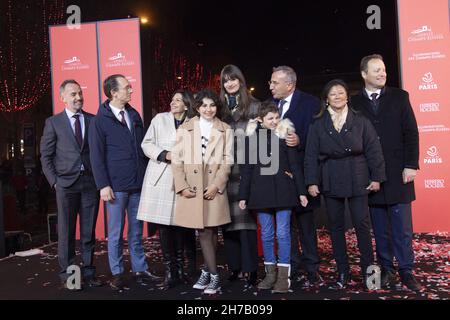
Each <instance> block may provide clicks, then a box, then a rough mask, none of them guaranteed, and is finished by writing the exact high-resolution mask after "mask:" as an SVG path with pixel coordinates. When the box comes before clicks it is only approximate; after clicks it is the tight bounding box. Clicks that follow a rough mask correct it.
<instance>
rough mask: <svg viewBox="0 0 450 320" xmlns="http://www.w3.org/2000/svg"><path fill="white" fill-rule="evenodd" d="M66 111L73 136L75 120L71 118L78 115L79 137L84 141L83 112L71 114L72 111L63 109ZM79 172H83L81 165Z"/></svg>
mask: <svg viewBox="0 0 450 320" xmlns="http://www.w3.org/2000/svg"><path fill="white" fill-rule="evenodd" d="M65 110H66V114H67V116H68V117H69V120H70V125H71V127H72V130H73V134H75V121H76V119H75V118H74V117H73V116H74V115H75V114H79V115H80V117H79V119H80V124H81V136H82V137H83V140H84V116H83V112H77V113H73V112H72V111H70V110H69V109H67V108H65ZM80 170H81V171H83V170H84V166H83V164H81V167H80Z"/></svg>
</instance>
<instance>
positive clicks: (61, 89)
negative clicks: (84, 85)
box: [59, 79, 81, 95]
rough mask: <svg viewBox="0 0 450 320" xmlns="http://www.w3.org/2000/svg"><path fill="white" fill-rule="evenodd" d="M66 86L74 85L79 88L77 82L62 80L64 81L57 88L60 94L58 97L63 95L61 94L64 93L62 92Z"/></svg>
mask: <svg viewBox="0 0 450 320" xmlns="http://www.w3.org/2000/svg"><path fill="white" fill-rule="evenodd" d="M68 84H76V85H77V86H79V87H80V88H81V86H80V84H79V83H78V82H76V81H75V80H73V79H67V80H64V81H63V82H62V83H61V85H60V86H59V94H60V95H61V94H63V92H64V90H65V89H66V86H67V85H68Z"/></svg>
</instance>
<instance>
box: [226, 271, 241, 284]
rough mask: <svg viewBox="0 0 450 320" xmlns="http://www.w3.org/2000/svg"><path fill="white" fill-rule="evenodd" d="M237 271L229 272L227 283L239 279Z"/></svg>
mask: <svg viewBox="0 0 450 320" xmlns="http://www.w3.org/2000/svg"><path fill="white" fill-rule="evenodd" d="M239 273H240V271H239V270H236V271H231V274H230V276H229V277H228V281H230V282H233V281H236V280H237V279H239Z"/></svg>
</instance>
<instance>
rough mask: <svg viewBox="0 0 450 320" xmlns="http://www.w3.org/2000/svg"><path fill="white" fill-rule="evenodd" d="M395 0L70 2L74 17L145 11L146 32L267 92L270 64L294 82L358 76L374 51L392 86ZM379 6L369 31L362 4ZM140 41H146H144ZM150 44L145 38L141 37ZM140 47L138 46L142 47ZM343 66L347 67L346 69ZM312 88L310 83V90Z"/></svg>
mask: <svg viewBox="0 0 450 320" xmlns="http://www.w3.org/2000/svg"><path fill="white" fill-rule="evenodd" d="M395 2H396V1H395V0H384V1H382V0H358V1H349V0H345V1H325V0H315V1H300V0H297V1H281V0H279V1H245V0H241V1H232V0H230V1H212V0H210V1H205V0H192V1H174V0H153V1H150V0H147V1H138V0H136V1H120V2H119V1H103V0H102V1H92V0H89V1H86V0H79V1H72V2H71V3H73V4H78V5H79V6H80V8H81V12H82V22H89V21H95V20H109V19H117V18H127V17H128V16H130V17H137V16H142V15H145V16H148V17H149V18H150V21H151V23H150V25H149V26H145V27H143V28H146V29H149V30H147V31H146V32H150V33H151V32H157V33H158V34H161V35H163V36H164V38H166V39H170V41H171V42H173V43H175V44H177V45H178V46H179V48H181V49H182V50H183V48H189V49H188V50H187V51H191V52H192V48H194V50H195V52H196V55H197V58H199V60H200V62H201V63H203V64H204V65H205V66H206V68H208V69H210V70H212V71H213V72H220V69H221V68H222V67H223V66H224V65H225V64H228V63H233V64H236V65H238V66H239V67H240V68H241V69H242V70H243V72H244V74H245V76H246V78H247V82H248V84H249V86H250V85H253V86H255V87H256V88H257V90H256V92H255V93H256V96H258V97H260V98H265V97H267V95H268V94H269V91H268V88H267V85H266V83H267V80H268V79H269V78H270V74H271V69H272V67H274V66H278V65H289V66H292V67H293V68H294V69H295V70H296V71H297V73H298V74H299V76H300V81H299V87H302V86H306V87H308V86H309V87H313V86H316V87H318V86H322V85H323V84H324V81H326V80H324V79H329V78H330V77H331V78H333V77H334V76H342V77H343V78H344V79H345V80H349V81H355V79H358V77H359V76H358V71H359V61H360V59H361V57H363V56H364V55H367V54H371V53H381V54H382V55H383V56H384V57H385V61H386V65H387V68H388V73H389V80H388V84H391V85H395V86H397V85H398V61H397V59H398V58H397V51H398V50H397V22H396V8H395ZM373 4H375V5H378V6H380V8H381V30H369V29H368V28H367V27H366V20H367V19H368V17H369V14H367V13H366V10H367V7H368V6H369V5H373ZM142 45H143V46H146V45H147V44H146V43H145V41H143V43H142ZM148 45H150V44H148ZM143 50H145V48H144V49H143ZM349 73H353V74H352V75H349ZM313 91H314V90H313Z"/></svg>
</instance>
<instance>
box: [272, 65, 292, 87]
mask: <svg viewBox="0 0 450 320" xmlns="http://www.w3.org/2000/svg"><path fill="white" fill-rule="evenodd" d="M278 71H282V72H284V74H285V75H286V78H287V79H288V81H289V82H292V83H294V84H296V83H297V74H296V73H295V71H294V69H292V68H291V67H288V66H279V67H275V68H273V69H272V73H274V72H278Z"/></svg>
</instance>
